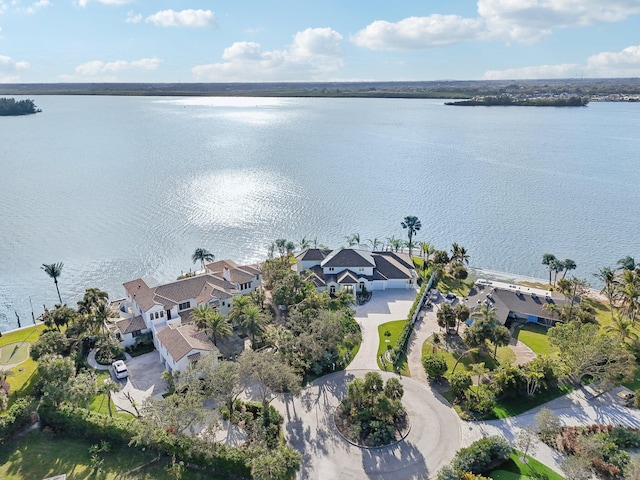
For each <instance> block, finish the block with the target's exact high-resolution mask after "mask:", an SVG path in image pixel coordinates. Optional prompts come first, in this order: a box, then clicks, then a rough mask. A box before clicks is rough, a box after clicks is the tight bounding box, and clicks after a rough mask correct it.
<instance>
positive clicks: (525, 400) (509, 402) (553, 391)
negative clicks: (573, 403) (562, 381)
mask: <svg viewBox="0 0 640 480" xmlns="http://www.w3.org/2000/svg"><path fill="white" fill-rule="evenodd" d="M574 389H575V387H574V386H571V385H560V386H557V387H553V388H549V389H547V390H543V391H541V392H540V393H538V394H536V395H535V396H533V397H527V396H525V395H519V396H517V397H515V398H505V399H498V400H496V406H495V407H494V408H493V413H494V415H495V417H496V418H507V417H513V416H514V415H519V414H521V413H523V412H526V411H527V410H531V409H532V408H535V407H537V406H539V405H542V404H543V403H546V402H549V401H551V400H553V399H555V398H558V397H561V396H562V395H566V394H567V393H569V392H572V391H573V390H574Z"/></svg>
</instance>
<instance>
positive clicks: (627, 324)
mask: <svg viewBox="0 0 640 480" xmlns="http://www.w3.org/2000/svg"><path fill="white" fill-rule="evenodd" d="M605 330H606V331H607V332H611V333H613V334H615V335H617V336H618V337H619V338H620V343H624V342H625V340H626V339H627V338H629V339H631V340H637V339H638V334H637V333H636V332H634V331H633V322H631V320H629V319H628V318H625V317H623V316H622V315H615V316H614V317H613V323H612V324H611V325H607V326H606V327H605Z"/></svg>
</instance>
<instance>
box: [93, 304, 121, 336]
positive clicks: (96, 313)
mask: <svg viewBox="0 0 640 480" xmlns="http://www.w3.org/2000/svg"><path fill="white" fill-rule="evenodd" d="M115 317H117V315H116V314H115V313H113V312H112V311H111V309H110V308H109V305H108V304H107V302H101V303H99V304H98V306H97V307H95V309H94V310H93V320H94V323H93V329H96V327H99V328H102V333H105V331H106V327H107V322H108V321H109V319H110V318H115Z"/></svg>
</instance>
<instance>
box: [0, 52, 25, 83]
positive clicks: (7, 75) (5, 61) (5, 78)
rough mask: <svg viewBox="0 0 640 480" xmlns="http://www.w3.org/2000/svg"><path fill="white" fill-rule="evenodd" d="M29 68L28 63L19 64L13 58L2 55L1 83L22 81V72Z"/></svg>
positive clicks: (0, 62)
mask: <svg viewBox="0 0 640 480" xmlns="http://www.w3.org/2000/svg"><path fill="white" fill-rule="evenodd" d="M27 68H29V63H28V62H17V61H15V60H14V59H12V58H11V57H7V56H5V55H0V82H4V83H10V82H19V81H20V72H21V71H22V70H26V69H27Z"/></svg>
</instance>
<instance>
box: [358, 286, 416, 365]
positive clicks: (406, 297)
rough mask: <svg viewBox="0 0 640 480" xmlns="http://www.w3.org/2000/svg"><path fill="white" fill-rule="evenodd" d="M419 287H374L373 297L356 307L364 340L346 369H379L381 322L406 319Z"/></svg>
mask: <svg viewBox="0 0 640 480" xmlns="http://www.w3.org/2000/svg"><path fill="white" fill-rule="evenodd" d="M417 294H418V292H417V290H413V289H412V290H405V289H390V290H375V291H373V292H372V295H371V300H369V301H368V302H367V303H365V304H364V305H361V306H359V307H357V308H356V314H355V319H356V321H357V322H358V324H359V325H360V329H361V330H362V344H361V345H360V350H359V351H358V354H357V355H356V357H355V358H354V359H353V360H352V361H351V363H350V364H349V366H348V367H347V370H362V369H365V370H367V369H368V370H379V368H378V362H377V360H376V355H377V353H378V342H379V337H378V325H380V324H382V323H386V322H391V321H393V320H404V319H406V318H407V315H408V314H409V310H411V305H413V302H414V300H415V299H416V295H417Z"/></svg>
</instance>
